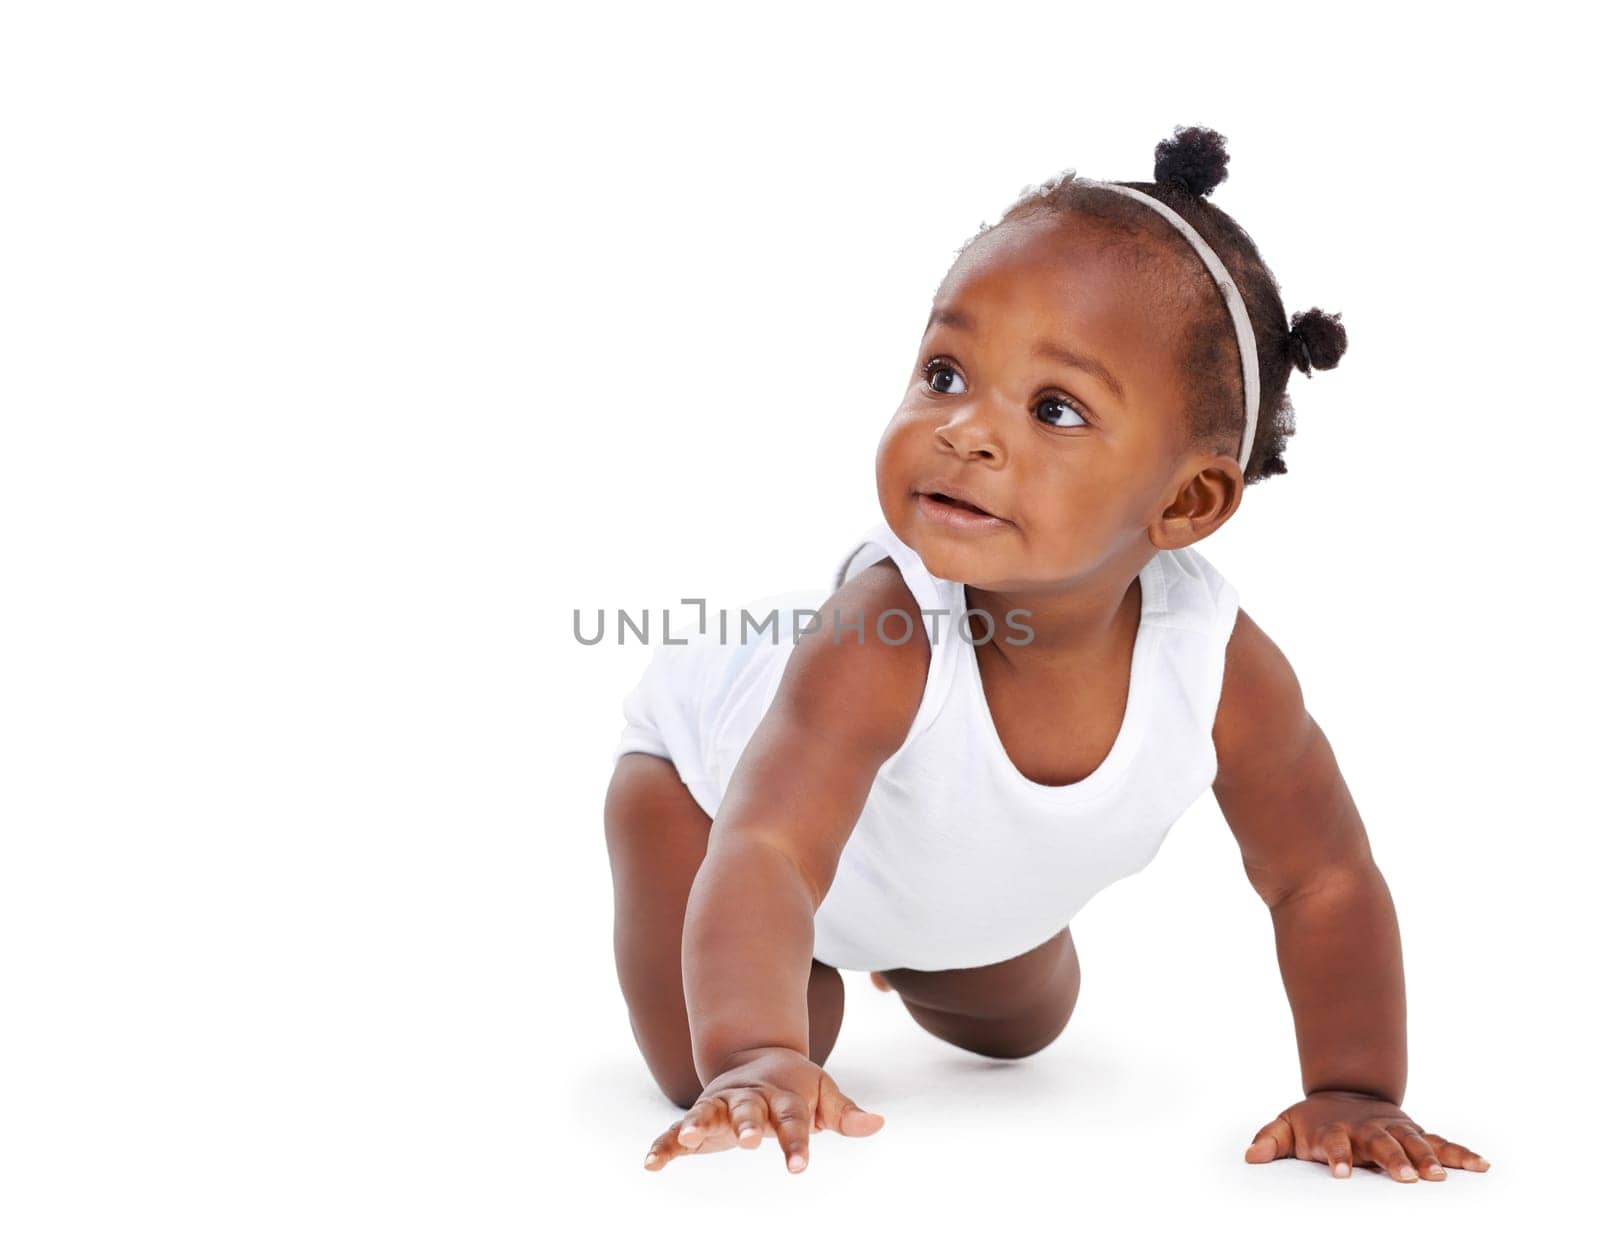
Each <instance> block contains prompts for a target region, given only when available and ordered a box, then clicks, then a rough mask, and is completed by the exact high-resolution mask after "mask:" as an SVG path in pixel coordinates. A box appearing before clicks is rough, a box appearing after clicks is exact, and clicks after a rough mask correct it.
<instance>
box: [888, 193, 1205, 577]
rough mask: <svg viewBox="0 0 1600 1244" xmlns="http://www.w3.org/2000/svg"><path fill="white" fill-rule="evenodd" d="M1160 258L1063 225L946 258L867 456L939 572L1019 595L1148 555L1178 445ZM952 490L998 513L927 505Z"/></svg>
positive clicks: (998, 236) (986, 237)
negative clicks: (947, 265) (912, 356)
mask: <svg viewBox="0 0 1600 1244" xmlns="http://www.w3.org/2000/svg"><path fill="white" fill-rule="evenodd" d="M1162 258H1163V257H1162V256H1161V255H1160V254H1159V252H1154V253H1152V254H1151V258H1150V262H1148V263H1141V264H1135V263H1133V262H1131V260H1130V251H1129V249H1128V248H1127V247H1126V246H1123V245H1113V244H1112V243H1111V240H1110V239H1109V238H1108V236H1107V235H1106V234H1105V233H1103V232H1102V231H1101V227H1100V226H1098V225H1096V224H1095V223H1094V222H1092V221H1085V220H1083V219H1081V218H1073V217H1069V218H1066V219H1065V220H1063V219H1060V218H1048V219H1043V220H1032V221H1021V222H1012V223H1009V224H1006V225H1002V226H998V227H996V228H995V229H992V230H989V231H987V232H985V233H983V234H981V235H980V236H979V237H978V238H977V239H975V240H974V241H973V242H972V243H971V245H969V246H968V248H967V250H966V252H965V253H964V254H963V255H962V256H961V258H960V259H959V260H957V262H956V265H955V267H953V268H952V269H951V270H950V273H949V274H948V275H947V276H946V277H945V280H944V283H943V285H942V286H941V287H940V289H939V292H938V294H937V295H936V296H935V298H934V306H933V315H932V318H931V321H930V323H929V325H928V329H927V332H926V334H925V335H924V337H923V340H922V344H921V347H920V349H919V352H918V355H917V362H916V366H915V367H914V368H913V372H912V376H911V383H910V386H909V388H908V389H907V390H906V395H905V399H904V400H903V401H902V402H901V404H900V408H899V410H897V411H896V412H895V415H894V418H893V419H892V420H890V423H889V426H888V428H887V429H886V430H885V432H884V435H883V440H882V442H881V443H880V444H879V447H878V461H877V474H878V497H879V501H880V502H881V504H882V506H883V512H884V519H885V521H886V522H887V523H888V524H889V526H890V528H891V529H893V531H894V532H895V534H896V535H898V536H899V537H900V538H901V539H902V540H904V541H905V542H906V543H907V544H908V545H910V546H911V547H912V548H913V549H915V550H916V551H917V553H918V554H919V555H920V556H921V558H922V560H923V563H924V564H925V565H926V566H927V567H928V569H929V570H930V571H931V572H932V573H933V574H935V575H938V576H940V577H941V578H946V579H953V580H956V581H959V582H963V583H970V584H973V585H974V586H977V587H984V588H991V589H994V590H1006V589H1010V590H1016V591H1023V590H1027V589H1028V588H1042V587H1059V586H1060V585H1062V584H1063V583H1065V582H1070V581H1072V580H1075V579H1077V578H1079V577H1080V576H1084V575H1090V574H1092V573H1093V572H1094V571H1095V569H1096V568H1097V567H1099V566H1101V565H1103V564H1105V563H1108V562H1118V561H1126V562H1127V563H1128V564H1129V565H1132V566H1139V565H1142V564H1143V563H1144V561H1145V560H1147V559H1148V557H1149V555H1150V553H1151V552H1152V546H1151V544H1150V542H1149V540H1148V538H1147V537H1146V534H1145V533H1146V528H1147V527H1148V526H1149V524H1150V523H1152V522H1154V521H1155V520H1156V519H1157V518H1158V517H1159V516H1160V514H1161V513H1162V510H1163V508H1164V506H1165V505H1166V503H1167V502H1168V501H1170V499H1171V497H1170V490H1171V489H1173V488H1174V487H1176V484H1177V478H1176V475H1175V472H1176V471H1178V470H1180V468H1181V467H1182V465H1183V463H1182V460H1183V458H1184V453H1185V449H1186V448H1187V445H1186V440H1187V438H1186V437H1185V435H1184V430H1183V420H1182V415H1183V402H1182V385H1181V381H1180V377H1179V374H1178V355H1177V347H1178V342H1176V341H1174V340H1171V339H1170V337H1169V334H1170V333H1171V332H1173V331H1175V330H1176V328H1177V327H1178V326H1179V325H1181V324H1182V323H1183V322H1184V321H1183V319H1182V318H1181V311H1182V308H1183V301H1184V298H1185V295H1184V294H1183V292H1182V291H1180V292H1179V293H1178V294H1177V295H1173V294H1171V293H1168V294H1167V295H1166V296H1165V297H1163V296H1162V295H1161V294H1160V292H1159V291H1160V289H1161V286H1160V282H1161V281H1162V280H1163V279H1166V280H1168V281H1170V279H1171V278H1170V277H1168V276H1167V275H1166V269H1167V267H1168V265H1167V264H1165V263H1163V262H1161V260H1162ZM1152 283H1154V284H1152ZM1175 300H1176V303H1177V306H1176V308H1175V307H1174V306H1172V305H1171V304H1173V303H1174V301H1175ZM1074 356H1075V357H1074ZM941 485H943V486H944V488H941ZM945 489H952V490H959V491H961V492H964V493H965V494H966V496H967V499H968V500H971V501H974V502H976V503H977V504H978V505H979V506H980V507H981V508H982V509H983V510H986V511H988V512H989V514H990V515H994V516H996V517H994V518H992V519H985V518H983V517H982V516H980V515H977V514H973V513H967V512H963V511H958V510H953V509H952V508H951V507H949V506H946V505H944V504H942V503H940V502H938V501H935V500H933V499H931V497H929V496H927V495H924V494H929V493H933V492H939V491H943V490H945Z"/></svg>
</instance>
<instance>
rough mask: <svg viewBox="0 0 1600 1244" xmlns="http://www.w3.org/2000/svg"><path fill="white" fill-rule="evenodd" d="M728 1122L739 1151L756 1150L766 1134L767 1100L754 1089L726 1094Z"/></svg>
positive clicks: (736, 1090) (737, 1090)
mask: <svg viewBox="0 0 1600 1244" xmlns="http://www.w3.org/2000/svg"><path fill="white" fill-rule="evenodd" d="M728 1121H729V1125H730V1126H731V1127H732V1128H733V1131H734V1135H735V1136H736V1137H737V1138H738V1143H739V1147H740V1148H741V1149H756V1148H759V1147H760V1145H761V1138H762V1137H763V1136H765V1135H766V1134H767V1099H766V1098H764V1097H763V1096H761V1094H760V1093H758V1092H756V1091H755V1090H754V1089H734V1090H733V1091H731V1092H730V1093H729V1094H728Z"/></svg>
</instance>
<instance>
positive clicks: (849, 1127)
mask: <svg viewBox="0 0 1600 1244" xmlns="http://www.w3.org/2000/svg"><path fill="white" fill-rule="evenodd" d="M817 1126H818V1127H819V1128H827V1129H829V1130H830V1131H835V1132H838V1133H839V1134H840V1135H842V1136H871V1135H872V1134H873V1133H874V1132H876V1131H877V1130H878V1129H879V1128H880V1127H882V1126H883V1116H882V1115H881V1114H873V1113H872V1111H870V1110H863V1109H862V1108H861V1107H860V1106H858V1105H856V1103H855V1102H853V1101H851V1100H850V1098H848V1097H846V1096H845V1095H844V1094H843V1093H841V1092H840V1091H839V1086H838V1085H837V1084H835V1083H834V1082H833V1078H832V1077H831V1076H824V1077H823V1080H822V1092H821V1093H820V1094H819V1095H818V1097H817Z"/></svg>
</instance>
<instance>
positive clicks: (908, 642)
mask: <svg viewBox="0 0 1600 1244" xmlns="http://www.w3.org/2000/svg"><path fill="white" fill-rule="evenodd" d="M817 615H818V616H817V618H816V619H815V623H814V625H813V626H812V627H811V628H810V629H808V630H807V631H806V633H805V634H803V635H800V636H799V637H798V639H797V641H796V643H795V649H794V653H793V656H792V657H791V658H790V660H789V662H788V664H787V667H786V669H785V671H784V676H783V681H782V682H781V684H780V685H779V688H778V700H777V703H778V704H779V705H781V708H782V711H785V712H787V713H792V714H794V715H795V716H796V717H797V718H799V719H801V720H804V721H805V722H806V723H807V724H808V725H810V726H811V727H812V728H814V729H817V730H822V731H825V732H827V733H829V734H835V735H837V734H846V735H848V736H850V737H851V738H854V739H857V740H859V741H862V742H863V743H867V744H876V745H878V746H880V747H881V746H885V745H887V748H888V750H889V751H891V752H892V751H893V750H894V749H895V748H896V747H898V746H899V745H900V743H901V742H902V741H903V740H904V739H905V738H906V736H907V735H908V734H909V733H910V730H911V724H912V722H913V721H914V720H915V718H916V715H917V709H918V707H919V706H920V705H921V702H922V694H923V690H924V688H925V687H926V685H927V678H928V668H929V664H930V662H931V660H932V648H931V646H930V644H929V642H928V637H927V633H926V630H925V628H924V623H923V621H922V619H921V616H920V612H919V606H918V603H917V599H916V596H915V595H914V594H913V593H912V591H911V589H910V588H909V587H908V586H907V584H906V581H905V579H904V578H903V577H902V576H901V573H900V570H899V568H898V567H897V566H896V565H895V563H894V561H893V560H892V559H890V558H887V557H885V558H883V559H881V560H880V561H877V562H874V563H873V564H872V565H870V566H866V567H863V568H862V569H861V570H859V571H857V572H856V573H855V574H854V575H852V576H851V577H850V578H849V579H847V580H846V581H845V582H843V583H842V584H840V585H839V586H838V587H837V588H835V589H834V590H833V592H832V593H831V594H830V595H829V596H828V597H827V598H826V599H825V600H824V601H823V602H822V603H821V604H820V605H819V606H818V607H817Z"/></svg>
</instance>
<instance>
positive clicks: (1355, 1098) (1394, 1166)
mask: <svg viewBox="0 0 1600 1244" xmlns="http://www.w3.org/2000/svg"><path fill="white" fill-rule="evenodd" d="M1275 1158H1304V1159H1305V1160H1307V1161H1312V1162H1326V1163H1327V1164H1328V1165H1329V1166H1330V1167H1331V1168H1332V1170H1333V1175H1334V1178H1336V1179H1339V1178H1347V1177H1348V1176H1349V1174H1350V1166H1351V1164H1352V1163H1354V1164H1355V1165H1357V1166H1375V1167H1378V1168H1379V1169H1380V1170H1384V1171H1387V1172H1388V1173H1389V1174H1390V1175H1392V1176H1394V1178H1396V1179H1398V1180H1399V1181H1400V1182H1401V1183H1415V1182H1416V1179H1417V1172H1419V1171H1420V1172H1421V1173H1422V1178H1423V1179H1433V1180H1438V1179H1443V1178H1444V1177H1445V1176H1444V1168H1445V1167H1446V1166H1454V1167H1456V1168H1457V1169H1458V1170H1468V1171H1486V1170H1488V1169H1489V1163H1488V1162H1486V1161H1484V1160H1483V1159H1482V1158H1480V1157H1479V1156H1478V1155H1477V1154H1475V1153H1473V1152H1472V1150H1470V1149H1467V1148H1464V1147H1462V1146H1461V1145H1458V1144H1456V1143H1455V1142H1454V1141H1449V1140H1446V1139H1445V1138H1444V1137H1443V1136H1436V1135H1435V1134H1434V1133H1432V1132H1424V1131H1423V1130H1422V1129H1421V1128H1419V1127H1418V1126H1417V1125H1416V1124H1415V1123H1413V1122H1412V1121H1411V1118H1410V1116H1408V1115H1407V1114H1406V1112H1405V1111H1403V1110H1401V1109H1400V1107H1399V1106H1397V1105H1395V1104H1394V1103H1393V1102H1388V1101H1383V1100H1381V1099H1379V1098H1376V1097H1367V1096H1364V1095H1362V1094H1360V1093H1345V1092H1334V1091H1329V1092H1325V1093H1312V1094H1311V1096H1309V1097H1307V1098H1306V1099H1305V1100H1304V1101H1302V1102H1299V1103H1297V1104H1295V1105H1293V1106H1290V1107H1289V1108H1288V1109H1287V1110H1285V1111H1284V1112H1283V1113H1282V1114H1280V1115H1279V1116H1278V1117H1277V1118H1276V1119H1274V1120H1273V1121H1272V1122H1271V1123H1268V1124H1267V1125H1266V1126H1265V1127H1264V1128H1262V1129H1261V1130H1260V1131H1259V1132H1257V1133H1256V1138H1255V1141H1254V1143H1253V1144H1251V1146H1250V1147H1249V1148H1248V1149H1246V1150H1245V1154H1244V1160H1245V1161H1246V1162H1271V1161H1272V1160H1273V1159H1275ZM1441 1163H1442V1165H1441Z"/></svg>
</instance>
